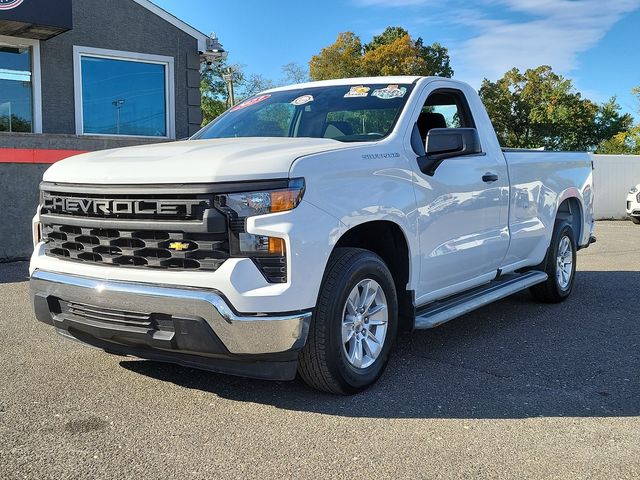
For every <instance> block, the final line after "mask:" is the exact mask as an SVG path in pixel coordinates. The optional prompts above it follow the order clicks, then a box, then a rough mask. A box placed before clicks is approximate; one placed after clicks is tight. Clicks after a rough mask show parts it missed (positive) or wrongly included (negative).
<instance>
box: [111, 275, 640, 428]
mask: <svg viewBox="0 0 640 480" xmlns="http://www.w3.org/2000/svg"><path fill="white" fill-rule="evenodd" d="M638 285H640V272H596V271H588V272H579V273H578V276H577V278H576V285H575V291H574V294H573V296H572V297H571V299H570V300H569V301H567V302H565V303H563V304H559V305H542V304H539V303H536V302H534V301H533V300H532V299H531V298H530V296H529V294H528V293H522V294H519V295H516V296H514V297H512V298H510V299H506V300H503V301H501V302H499V303H496V304H494V305H491V306H488V307H485V308H483V309H481V310H478V311H476V312H474V313H471V314H468V315H466V316H464V317H462V318H459V319H457V320H455V321H452V322H450V323H448V324H446V325H443V326H441V327H439V328H437V329H434V330H430V331H422V332H416V333H414V334H411V335H409V334H404V335H401V337H400V338H399V340H398V344H397V345H396V348H395V351H394V354H393V355H392V358H391V361H390V363H389V366H388V368H387V370H386V372H385V374H384V375H383V377H382V378H381V379H380V381H379V382H378V383H377V384H376V385H374V386H373V387H372V388H370V389H369V390H367V391H365V392H363V393H361V394H359V395H355V396H352V397H339V396H331V395H326V394H320V393H318V392H315V391H313V390H311V389H309V388H308V387H306V386H305V385H304V383H303V382H302V381H301V380H296V381H294V382H265V381H257V380H250V379H243V378H235V377H230V376H225V375H217V374H212V373H208V372H201V371H197V370H193V369H188V368H183V367H179V366H174V365H163V364H159V363H156V362H147V361H122V362H121V365H122V366H123V367H124V368H126V369H128V370H131V371H134V372H136V373H139V374H142V375H146V376H149V377H153V378H156V379H159V380H162V381H169V382H173V383H175V384H177V385H180V386H183V387H186V388H193V389H198V390H202V391H207V392H211V393H213V394H215V395H218V396H220V397H222V398H225V399H230V400H234V401H240V402H253V403H261V404H268V405H272V406H275V407H277V408H282V409H286V410H295V411H309V412H316V413H323V414H327V415H336V416H344V417H374V418H475V419H482V418H488V419H494V418H530V417H556V416H558V417H560V416H562V417H607V416H637V415H640V381H639V377H638V372H640V321H639V320H638V319H640V302H637V301H635V298H636V296H637V293H636V290H637V286H638Z"/></svg>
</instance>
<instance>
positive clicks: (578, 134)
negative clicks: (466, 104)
mask: <svg viewBox="0 0 640 480" xmlns="http://www.w3.org/2000/svg"><path fill="white" fill-rule="evenodd" d="M479 93H480V97H481V98H482V101H483V103H484V105H485V107H486V109H487V113H488V114H489V117H490V118H491V121H492V123H493V126H494V128H495V130H496V134H497V135H498V138H499V140H500V143H501V144H502V145H504V146H507V147H516V148H539V147H544V148H548V149H556V150H594V149H595V148H596V147H597V146H598V145H599V144H600V143H601V142H602V141H603V140H604V139H607V138H610V137H611V136H612V135H614V134H617V133H619V132H621V131H626V130H627V129H628V128H629V127H630V125H631V122H632V118H631V116H630V115H628V114H624V115H621V113H620V107H619V105H618V104H617V103H616V101H615V98H612V99H610V100H609V101H608V102H606V103H604V104H602V105H598V104H596V103H594V102H592V101H591V100H588V99H586V98H583V97H582V95H581V94H580V93H579V92H577V91H576V89H575V88H574V86H573V83H572V82H571V80H569V79H566V78H564V77H563V76H561V75H558V74H556V73H554V72H553V70H552V69H551V67H549V66H546V65H543V66H540V67H538V68H533V69H528V70H526V71H525V72H524V73H522V72H520V71H519V70H518V69H517V68H513V69H511V70H509V71H508V72H507V73H505V75H504V76H503V77H502V78H501V79H499V80H498V81H497V82H491V81H489V80H487V79H485V80H484V81H483V82H482V86H481V87H480V91H479Z"/></svg>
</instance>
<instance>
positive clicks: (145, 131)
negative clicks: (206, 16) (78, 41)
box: [81, 55, 167, 137]
mask: <svg viewBox="0 0 640 480" xmlns="http://www.w3.org/2000/svg"><path fill="white" fill-rule="evenodd" d="M81 59H82V60H81V65H82V109H83V110H82V111H83V127H84V128H83V132H84V133H89V134H91V133H93V134H103V135H142V136H150V137H165V136H167V106H166V97H165V85H166V73H165V65H163V64H156V63H142V62H134V61H127V60H114V59H108V58H99V57H89V56H84V55H83V56H82V57H81Z"/></svg>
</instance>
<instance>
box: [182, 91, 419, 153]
mask: <svg viewBox="0 0 640 480" xmlns="http://www.w3.org/2000/svg"><path fill="white" fill-rule="evenodd" d="M413 87H414V85H412V84H404V85H388V84H366V85H334V86H324V87H310V88H302V89H300V88H296V89H291V90H280V91H273V92H270V93H265V94H260V95H257V96H255V97H252V98H249V99H247V100H245V101H243V102H241V103H240V104H238V105H236V106H234V107H233V108H231V109H229V110H228V111H227V112H225V113H224V114H223V115H221V116H220V117H218V118H217V119H216V120H214V121H213V122H212V123H210V124H209V125H208V126H207V127H206V128H204V129H203V130H202V131H201V132H200V133H199V134H198V136H197V137H194V138H195V139H204V138H229V137H285V136H286V137H312V138H330V139H333V140H338V141H340V142H367V141H375V140H379V139H381V138H383V137H385V136H387V135H388V134H389V133H391V131H392V130H393V127H394V125H395V122H396V120H397V118H398V116H399V115H400V112H401V111H402V109H403V108H404V106H405V104H406V101H407V98H408V97H409V95H410V94H411V91H412V90H413Z"/></svg>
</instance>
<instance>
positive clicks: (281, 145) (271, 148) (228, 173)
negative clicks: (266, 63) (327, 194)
mask: <svg viewBox="0 0 640 480" xmlns="http://www.w3.org/2000/svg"><path fill="white" fill-rule="evenodd" d="M353 146H354V145H348V144H345V143H342V142H338V141H336V140H330V139H323V138H224V139H213V140H189V141H182V142H172V143H160V144H156V145H140V146H136V147H127V148H117V149H113V150H103V151H99V152H91V153H84V154H81V155H76V156H74V157H70V158H68V159H65V160H62V161H60V162H58V163H55V164H54V165H52V166H51V167H50V168H49V169H48V170H47V171H46V172H45V174H44V181H46V182H58V183H86V184H120V185H123V184H154V183H211V182H229V181H240V180H262V179H269V178H286V177H288V176H289V168H290V167H291V164H292V163H293V162H294V161H295V160H296V159H297V158H300V157H302V156H304V155H309V154H312V153H320V152H326V151H330V150H339V149H344V148H352V147H353Z"/></svg>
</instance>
